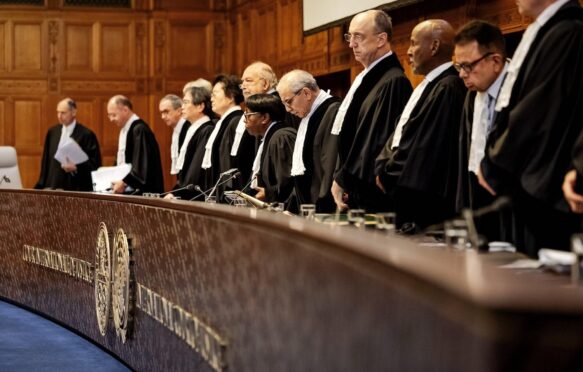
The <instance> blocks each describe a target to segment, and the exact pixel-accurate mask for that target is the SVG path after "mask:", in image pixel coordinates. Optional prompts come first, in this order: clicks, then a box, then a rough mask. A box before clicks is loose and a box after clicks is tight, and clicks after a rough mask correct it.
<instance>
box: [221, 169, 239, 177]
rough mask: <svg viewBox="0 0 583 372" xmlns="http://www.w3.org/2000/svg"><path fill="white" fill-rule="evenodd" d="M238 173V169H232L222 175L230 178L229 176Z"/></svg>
mask: <svg viewBox="0 0 583 372" xmlns="http://www.w3.org/2000/svg"><path fill="white" fill-rule="evenodd" d="M238 171H239V169H237V168H231V169H229V170H227V171H224V172H223V173H222V174H223V176H228V175H231V174H233V173H235V172H238Z"/></svg>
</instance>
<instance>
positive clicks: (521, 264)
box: [498, 258, 542, 269]
mask: <svg viewBox="0 0 583 372" xmlns="http://www.w3.org/2000/svg"><path fill="white" fill-rule="evenodd" d="M541 266H542V263H540V262H538V261H537V260H531V259H530V258H524V259H520V260H516V261H512V262H511V263H509V264H506V265H502V266H498V267H500V268H502V269H538V268H539V267H541Z"/></svg>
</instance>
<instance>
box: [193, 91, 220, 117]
mask: <svg viewBox="0 0 583 372" xmlns="http://www.w3.org/2000/svg"><path fill="white" fill-rule="evenodd" d="M187 92H188V93H190V95H191V96H192V104H193V105H199V104H201V103H203V104H204V109H203V110H202V112H203V114H205V115H206V116H208V117H209V118H211V119H213V118H214V117H215V113H214V112H213V106H212V104H211V95H210V93H209V91H208V90H207V89H206V88H201V87H191V88H189V89H188V90H187Z"/></svg>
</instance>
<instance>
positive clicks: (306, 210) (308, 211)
mask: <svg viewBox="0 0 583 372" xmlns="http://www.w3.org/2000/svg"><path fill="white" fill-rule="evenodd" d="M300 216H302V217H304V218H305V219H307V220H313V219H314V218H315V217H316V205H315V204H302V205H300Z"/></svg>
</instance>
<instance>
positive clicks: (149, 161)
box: [107, 95, 164, 195]
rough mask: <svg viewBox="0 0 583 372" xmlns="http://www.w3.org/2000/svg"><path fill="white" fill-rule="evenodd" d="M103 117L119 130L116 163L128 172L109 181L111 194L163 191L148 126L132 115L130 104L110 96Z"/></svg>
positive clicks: (156, 151)
mask: <svg viewBox="0 0 583 372" xmlns="http://www.w3.org/2000/svg"><path fill="white" fill-rule="evenodd" d="M107 116H108V118H109V121H111V122H112V123H114V124H115V125H116V126H118V127H119V128H120V131H119V141H118V148H117V161H116V164H117V165H121V164H131V170H130V173H129V174H128V175H127V176H125V177H124V178H123V179H122V180H117V181H115V182H113V184H112V190H113V192H114V193H116V194H124V193H126V194H132V195H133V194H135V195H138V194H142V193H144V192H152V193H161V192H163V191H164V176H163V174H162V162H161V161H160V148H159V147H158V142H157V141H156V137H154V133H153V132H152V130H151V129H150V127H149V126H148V124H146V122H145V121H143V120H142V119H140V118H139V117H138V115H136V114H135V113H134V112H133V106H132V102H131V101H130V100H129V99H128V98H127V97H125V96H122V95H116V96H113V97H111V98H110V100H109V102H108V103H107Z"/></svg>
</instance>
